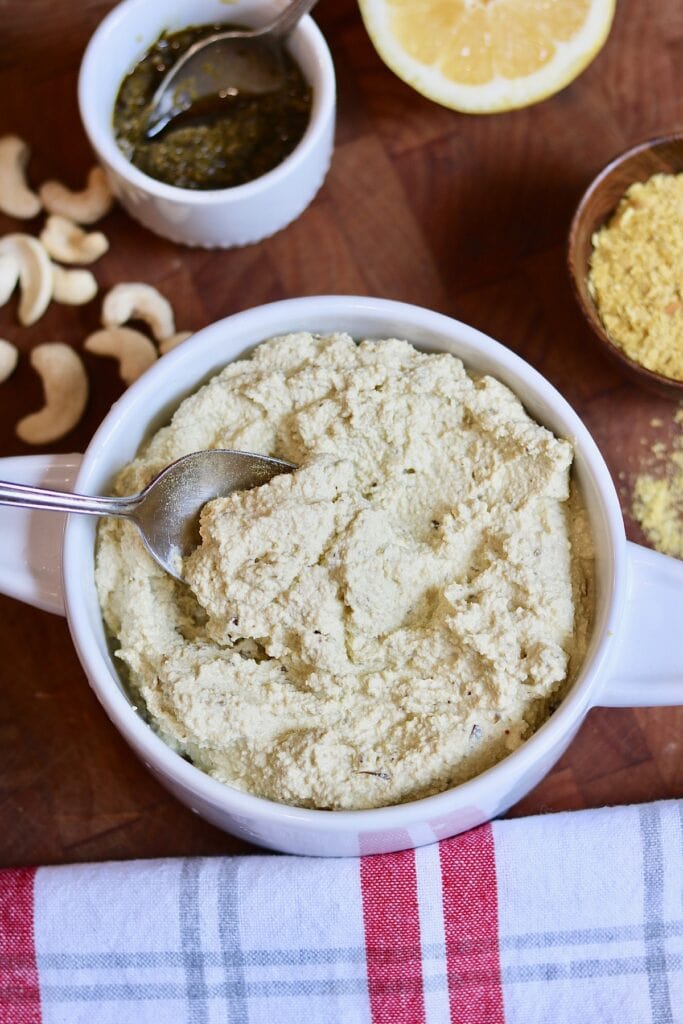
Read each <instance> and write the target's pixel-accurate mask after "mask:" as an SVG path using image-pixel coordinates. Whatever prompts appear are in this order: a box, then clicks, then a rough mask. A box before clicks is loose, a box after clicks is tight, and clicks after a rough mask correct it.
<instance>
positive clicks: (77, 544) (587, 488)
mask: <svg viewBox="0 0 683 1024" xmlns="http://www.w3.org/2000/svg"><path fill="white" fill-rule="evenodd" d="M302 330H308V331H313V332H319V333H327V332H330V331H335V330H345V331H348V332H349V333H350V334H351V335H352V336H353V337H355V338H359V339H360V338H366V337H374V338H391V337H395V338H407V339H408V340H409V341H412V342H413V343H414V344H415V345H416V346H417V347H418V348H420V349H423V350H424V351H427V352H451V353H453V354H454V355H456V356H459V357H460V358H461V359H462V360H463V361H464V363H465V365H466V366H467V367H468V368H469V369H470V370H472V371H474V372H475V373H490V374H493V375H495V376H496V377H498V378H499V379H500V380H501V381H503V383H505V384H507V385H508V387H510V388H512V390H513V391H514V392H515V393H516V394H517V395H518V396H519V397H520V398H521V399H522V401H523V402H524V404H525V406H526V408H527V409H528V411H529V413H530V414H531V415H532V416H534V417H535V418H536V419H537V420H538V421H539V422H541V423H544V424H545V425H546V426H547V427H549V428H550V429H551V430H553V431H554V432H555V433H556V434H557V435H559V436H561V437H566V438H570V439H571V440H572V441H573V443H574V448H575V452H576V458H575V474H576V479H577V480H578V483H579V486H580V487H581V490H582V494H583V497H584V499H585V502H586V507H587V510H588V515H589V519H590V524H591V529H592V533H593V536H594V539H595V544H596V551H597V555H596V566H595V574H596V611H595V622H594V626H593V633H592V637H591V642H590V646H589V649H588V651H587V654H586V657H585V659H584V663H583V666H582V668H581V671H580V672H579V674H578V677H577V679H576V680H575V682H574V684H573V686H572V688H571V690H570V692H569V693H568V694H567V696H566V697H565V699H564V700H563V701H562V703H561V704H560V706H559V707H558V709H557V710H556V711H555V713H554V714H553V715H552V716H551V717H550V718H549V719H548V721H547V722H546V723H545V724H544V725H542V726H541V728H540V729H539V730H538V732H536V733H535V734H534V735H533V736H532V737H531V738H530V739H528V740H527V741H526V742H525V743H523V744H522V746H521V747H519V748H518V749H517V750H515V751H514V752H513V753H511V754H510V755H509V756H508V757H506V758H505V759H504V760H503V761H501V762H500V763H499V764H496V765H494V766H493V767H492V768H489V769H488V771H485V772H483V773H482V774H481V775H478V776H477V777H476V778H474V779H471V780H470V781H469V782H465V783H463V784H462V785H461V786H456V787H455V788H454V789H450V790H447V791H446V792H445V793H439V794H438V795H437V796H430V797H426V798H425V799H423V800H414V801H412V802H411V803H406V804H400V805H398V806H395V807H380V808H377V809H376V810H366V811H318V810H309V809H307V808H302V807H288V806H286V805H285V804H276V803H273V802H271V801H270V800H264V799H262V798H261V797H257V796H252V795H251V794H250V793H243V792H241V791H239V790H237V789H233V788H232V787H231V786H226V785H223V784H222V783H221V782H218V781H217V780H216V779H213V778H211V777H210V776H208V775H205V774H204V773H203V772H201V771H200V770H199V769H198V768H195V767H194V765H192V764H190V763H189V762H188V761H186V760H184V759H183V758H182V757H181V756H180V755H179V754H177V753H175V751H173V750H171V748H170V747H168V746H167V745H166V744H165V743H164V742H163V741H162V740H161V739H160V738H159V736H157V735H156V733H155V732H153V730H152V729H151V728H150V726H149V725H148V724H147V723H146V722H145V721H144V719H143V718H142V717H141V716H140V714H139V713H138V711H137V710H136V708H135V707H134V705H133V702H132V701H131V699H130V697H129V695H128V693H127V692H126V689H125V687H124V685H123V683H122V681H121V679H120V677H119V675H118V673H117V670H116V665H115V659H114V658H113V657H112V655H111V650H110V646H109V644H108V641H107V636H106V634H105V630H104V626H103V624H102V616H101V614H100V608H99V604H98V600H97V591H96V587H95V578H94V548H95V526H96V524H95V522H94V521H93V520H92V519H91V518H90V517H89V516H70V517H68V519H67V523H66V530H65V533H64V543H63V548H62V536H61V531H62V530H63V528H64V527H63V523H64V517H63V516H60V515H57V514H56V513H52V512H49V513H46V512H32V513H28V512H26V511H24V510H22V509H2V508H0V592H1V593H5V594H10V595H12V596H14V597H18V598H20V599H22V600H25V601H28V602H30V603H32V604H35V605H38V606H39V607H41V608H45V609H49V610H51V611H55V612H62V613H64V612H66V615H67V618H68V621H69V628H70V630H71V634H72V637H73V641H74V644H75V646H76V650H77V651H78V655H79V657H80V660H81V663H82V665H83V668H84V670H85V672H86V674H87V677H88V679H89V681H90V685H91V686H92V688H93V690H94V691H95V693H96V694H97V696H98V698H99V700H100V701H101V703H102V705H103V706H104V708H105V710H106V712H107V714H108V715H109V717H110V718H111V720H112V722H113V723H114V725H115V726H116V728H117V729H118V730H119V731H120V732H121V734H122V735H123V736H124V737H125V739H126V740H127V741H128V743H129V744H130V745H131V747H132V748H133V749H134V750H135V751H136V753H137V754H138V756H139V757H140V758H141V759H142V761H144V763H145V764H146V765H147V767H148V768H149V769H150V771H151V772H153V774H154V775H155V776H156V777H157V778H158V779H159V781H160V782H161V783H162V784H163V785H164V786H166V787H167V788H168V789H169V790H170V791H171V792H172V793H174V794H175V795H176V796H177V797H178V799H179V800H182V801H183V803H185V804H187V806H189V807H191V808H192V810H194V811H196V812H197V813H198V814H200V815H202V817H204V818H206V819H207V820H208V821H211V822H213V823H214V824H215V825H218V826H219V827H220V828H224V829H226V830H227V831H228V832H233V833H235V834H236V835H239V836H242V837H243V838H244V839H247V840H249V841H251V842H254V843H259V844H261V845H262V846H268V847H272V848H273V849H276V850H283V851H286V852H288V853H303V854H316V855H318V856H320V855H322V856H348V855H351V856H355V855H358V854H363V853H387V852H389V851H391V850H401V849H405V848H407V847H411V846H422V845H423V844H425V843H431V842H434V841H435V840H437V839H443V838H445V837H446V836H451V835H455V834H456V833H457V832H463V831H465V829H468V828H472V827H473V826H474V825H479V824H481V823H482V822H483V821H486V820H487V819H489V818H494V817H496V816H497V815H499V814H502V812H503V811H505V810H506V809H507V808H508V807H510V806H511V804H513V803H515V802H516V801H517V800H519V799H520V798H521V797H522V796H524V795H525V793H527V792H528V791H529V790H530V789H531V788H532V787H533V786H535V785H536V784H537V783H538V782H540V780H541V779H542V778H543V776H544V775H545V773H546V772H548V771H549V770H550V768H551V767H552V765H553V764H554V763H555V762H556V761H557V759H558V758H559V757H560V755H561V754H562V753H563V751H564V750H565V749H566V748H567V746H568V745H569V743H570V742H571V739H572V737H573V736H574V734H575V733H576V731H577V729H578V728H579V726H580V725H581V722H582V721H583V718H584V716H585V715H586V713H587V712H588V711H589V710H590V708H591V707H595V706H597V705H602V706H611V707H637V706H639V705H640V706H644V705H650V706H654V705H657V704H683V633H682V631H681V622H682V621H683V564H681V562H679V561H677V560H676V559H673V558H666V557H665V556H664V555H660V554H657V553H656V552H654V551H649V550H647V549H646V548H642V547H639V546H638V545H637V544H631V543H628V542H627V541H626V537H625V534H624V524H623V520H622V517H621V510H620V507H619V499H618V497H617V494H616V491H615V489H614V485H613V483H612V480H611V477H610V474H609V471H608V469H607V467H606V465H605V463H604V461H603V459H602V456H601V455H600V452H599V451H598V449H597V447H596V445H595V442H594V441H593V439H592V438H591V436H590V434H589V433H588V431H587V429H586V427H585V426H584V424H583V423H582V422H581V420H580V419H579V417H578V416H577V415H576V413H575V412H574V411H573V410H572V409H571V407H570V406H569V405H568V404H567V402H566V401H565V400H564V398H562V396H561V395H560V394H559V393H558V392H557V391H556V390H555V388H554V387H553V386H552V385H551V384H550V383H549V382H548V381H547V380H545V378H544V377H542V376H541V375H540V374H539V373H537V372H536V370H534V369H533V368H532V367H531V366H529V364H528V363H525V362H524V360H522V359H520V358H519V356H517V355H515V354H514V352H511V351H510V350H509V349H507V348H504V347H503V346H502V345H499V344H497V343H496V342H495V341H493V340H492V339H491V338H487V337H486V336H485V335H483V334H481V333H480V332H479V331H476V330H474V328H472V327H468V326H467V325H466V324H462V323H458V321H456V320H451V319H449V318H448V317H445V316H440V315H439V314H438V313H434V312H432V311H430V310H427V309H420V308H419V307H417V306H409V305H406V304H404V303H401V302H392V301H388V300H383V299H369V298H361V297H352V296H345V295H341V296H340V295H336V296H335V295H333V296H313V297H310V298H302V299H289V300H285V301H283V302H275V303H272V304H271V305H268V306H260V307H258V308H256V309H250V310H247V311H246V312H244V313H238V314H236V315H235V316H231V317H228V318H227V319H226V320H221V321H219V322H218V323H215V324H212V325H211V326H210V327H205V328H204V330H202V331H198V332H197V334H195V335H194V336H193V337H192V338H191V339H190V340H189V341H187V342H185V343H184V344H183V345H180V346H179V347H178V348H176V349H175V350H174V351H173V352H171V353H169V354H168V355H167V356H164V358H163V359H160V360H159V361H158V362H157V363H155V365H154V366H153V367H152V369H151V370H148V371H147V373H145V374H144V375H143V376H142V377H141V378H140V379H139V380H137V381H136V382H135V384H133V385H132V387H130V388H129V389H128V390H127V391H126V393H125V394H124V395H123V397H122V398H120V399H119V401H118V402H117V403H116V404H115V405H114V406H113V407H112V409H111V410H110V412H109V413H108V415H107V416H106V417H105V419H104V421H103V422H102V425H101V426H100V428H99V429H98V431H97V433H96V434H95V436H94V437H93V439H92V441H91V442H90V444H89V445H88V449H87V451H86V453H85V455H84V456H83V458H82V461H81V458H80V456H36V455H30V456H26V457H23V458H16V459H4V460H0V477H2V478H3V479H5V480H16V481H19V482H21V483H33V484H42V485H43V486H47V487H55V488H57V489H61V490H71V489H73V490H76V491H81V492H83V493H86V494H106V493H108V488H109V486H110V484H111V480H112V478H113V477H114V476H115V474H116V473H117V471H118V470H119V469H120V468H121V467H122V466H123V465H124V464H125V463H126V462H128V461H129V460H130V459H132V458H133V456H134V455H135V453H136V452H137V450H138V448H139V447H140V444H141V443H142V442H143V441H144V439H145V438H147V437H149V435H150V433H151V432H152V431H154V430H157V429H158V428H159V427H161V426H162V425H163V424H164V423H167V422H168V420H169V419H170V417H171V414H172V412H173V410H174V409H175V408H176V407H177V405H178V404H179V403H180V402H181V401H182V399H183V398H185V396H186V395H188V394H189V393H191V392H193V391H195V390H196V389H197V387H198V386H199V385H200V383H202V382H203V381H205V380H206V379H207V377H209V376H210V375H211V374H213V373H216V372H217V371H218V370H219V369H221V368H222V367H223V366H224V365H225V364H226V363H228V362H230V361H231V360H233V359H238V358H239V357H240V356H242V355H243V354H245V353H246V352H248V351H249V349H251V348H252V347H253V346H254V345H256V344H258V342H260V341H263V340H264V339H265V338H269V337H271V336H272V335H274V334H280V333H287V332H290V331H302Z"/></svg>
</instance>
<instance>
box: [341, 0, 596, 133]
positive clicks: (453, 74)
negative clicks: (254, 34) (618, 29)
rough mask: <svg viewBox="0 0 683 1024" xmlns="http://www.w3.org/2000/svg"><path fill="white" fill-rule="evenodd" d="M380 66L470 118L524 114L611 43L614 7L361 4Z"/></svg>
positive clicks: (549, 1) (580, 3) (550, 0)
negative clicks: (504, 112)
mask: <svg viewBox="0 0 683 1024" xmlns="http://www.w3.org/2000/svg"><path fill="white" fill-rule="evenodd" d="M359 3H360V9H361V14H362V16H363V20H364V22H365V26H366V28H367V31H368V34H369V35H370V38H371V39H372V42H373V44H374V46H375V48H376V50H377V52H378V53H379V55H380V57H381V58H382V60H383V61H384V62H385V63H386V64H387V65H388V66H389V67H390V68H391V69H392V71H394V72H395V73H396V74H397V75H398V76H399V78H402V79H403V81H404V82H407V83H408V84H409V85H412V86H413V88H415V89H417V91H418V92H420V93H422V94H423V95H424V96H427V97H428V98H429V99H432V100H434V101H436V102H437V103H441V104H443V105H444V106H446V107H451V108H453V109H454V110H461V111H464V112H466V113H495V112H497V111H501V110H512V109H514V108H516V107H525V106H528V105H529V104H531V103H536V102H538V101H539V100H542V99H545V98H546V97H547V96H551V95H552V94H553V93H555V92H558V91H559V90H560V89H562V88H564V87H565V86H566V85H568V84H569V83H570V82H571V81H573V79H574V78H576V76H577V75H579V74H580V73H581V71H583V70H584V68H585V67H586V66H587V65H588V64H589V63H590V62H591V60H592V59H593V58H594V57H595V55H596V54H597V53H598V51H599V50H600V49H601V47H602V45H603V43H604V42H605V40H606V39H607V36H608V34H609V30H610V27H611V25H612V20H613V17H614V9H615V5H616V0H359Z"/></svg>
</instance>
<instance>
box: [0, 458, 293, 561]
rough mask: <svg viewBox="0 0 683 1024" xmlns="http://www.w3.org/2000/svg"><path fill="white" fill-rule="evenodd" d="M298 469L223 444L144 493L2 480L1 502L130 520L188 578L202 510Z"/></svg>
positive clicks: (176, 465)
mask: <svg viewBox="0 0 683 1024" xmlns="http://www.w3.org/2000/svg"><path fill="white" fill-rule="evenodd" d="M294 469H296V466H294V465H292V463H291V462H283V461H282V460H281V459H272V458H269V457H268V456H266V455H255V454H254V453H253V452H238V451H232V450H230V449H222V448H219V449H215V450H212V451H202V452H192V453H191V454H190V455H185V456H183V457H182V458H181V459H177V460H176V461H175V462H172V463H171V464H170V465H169V466H166V467H165V469H162V470H161V472H160V473H159V474H158V475H157V476H156V477H155V478H154V479H153V480H152V481H151V483H149V484H148V485H147V487H145V489H144V490H143V491H141V492H140V493H139V494H133V495H129V496H126V497H122V498H101V497H89V496H86V495H83V494H69V493H65V492H63V491H49V490H43V489H41V488H38V487H28V486H26V485H25V484H12V483H5V482H4V481H0V505H14V506H18V507H21V508H41V509H45V510H52V511H55V512H57V511H58V512H79V513H81V514H84V515H95V516H119V517H122V518H125V519H130V520H131V521H132V522H134V523H135V525H136V526H137V528H138V530H139V531H140V535H141V537H142V540H143V542H144V544H145V547H146V548H147V550H148V551H149V553H150V555H151V556H152V558H154V560H155V561H156V562H158V563H159V565H160V566H161V568H162V569H164V570H165V571H166V572H167V573H169V574H170V575H171V576H173V577H175V579H177V580H181V581H183V576H182V565H183V559H184V558H186V557H187V556H188V555H190V554H191V553H192V552H193V551H194V549H195V548H196V547H197V546H198V544H199V542H200V536H199V514H200V512H201V510H202V508H203V507H204V505H205V504H206V503H207V501H211V500H212V499H213V498H222V497H225V496H226V495H228V494H232V492H233V491H248V490H251V488H252V487H259V486H261V484H266V483H268V481H269V480H271V479H272V478H273V477H274V476H277V475H278V474H280V473H291V472H292V470H294Z"/></svg>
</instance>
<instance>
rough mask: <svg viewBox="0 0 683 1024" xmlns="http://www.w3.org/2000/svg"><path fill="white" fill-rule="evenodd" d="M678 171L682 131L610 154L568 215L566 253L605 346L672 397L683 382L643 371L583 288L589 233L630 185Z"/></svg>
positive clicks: (682, 394) (627, 368) (681, 394)
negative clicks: (611, 333) (608, 328)
mask: <svg viewBox="0 0 683 1024" xmlns="http://www.w3.org/2000/svg"><path fill="white" fill-rule="evenodd" d="M680 172H683V133H678V134H672V135H664V136H662V137H661V138H658V139H651V140H650V141H648V142H641V143H640V145H638V146H634V147H633V148H632V149H628V150H626V152H625V153H622V154H621V155H620V156H617V157H615V158H614V160H612V161H611V162H610V163H609V164H607V166H606V167H605V168H604V169H603V170H602V171H601V172H600V173H599V174H598V176H597V177H596V178H594V180H593V181H592V182H591V184H590V185H589V186H588V188H587V189H586V191H585V192H584V194H583V197H582V199H581V202H580V203H579V205H578V207H577V210H576V213H575V214H574V219H573V220H572V226H571V230H570V232H569V251H568V254H567V259H568V264H569V273H570V276H571V279H572V284H573V286H574V292H575V294H576V297H577V299H578V301H579V306H580V307H581V310H582V311H583V314H584V316H585V317H586V320H587V321H588V323H589V325H590V327H591V328H592V329H593V333H594V335H595V337H596V338H597V339H598V341H599V342H600V343H601V345H602V347H603V348H604V350H605V351H606V352H607V354H608V355H609V356H610V358H611V359H612V360H613V361H614V362H616V363H617V364H618V365H619V366H620V367H621V369H622V370H623V371H624V372H625V373H626V374H627V375H628V376H629V377H630V378H631V380H633V381H635V382H636V383H638V384H641V385H643V386H644V387H647V388H649V390H650V391H655V392H657V394H659V395H660V396H663V397H666V398H670V399H676V400H680V399H682V398H683V381H681V380H673V379H672V378H671V377H666V376H665V375H664V374H662V373H654V372H653V371H652V370H646V369H645V367H644V366H641V365H640V363H637V362H635V360H633V359H630V358H629V357H628V356H627V355H626V353H625V352H623V351H622V349H621V348H619V346H618V345H617V344H616V343H615V342H613V341H612V339H611V338H610V336H609V335H608V334H607V331H606V330H605V328H604V326H603V324H602V321H601V319H600V316H599V314H598V311H597V309H596V307H595V303H594V302H593V299H592V297H591V294H590V292H589V290H588V270H589V263H590V258H591V253H592V251H593V243H592V238H593V234H594V232H595V231H597V230H599V228H601V227H602V225H603V224H604V223H605V221H607V220H609V218H610V217H611V215H612V214H613V213H614V211H615V209H616V207H617V206H618V204H619V200H620V199H621V198H622V196H623V195H624V193H625V192H626V190H627V188H628V187H629V185H632V184H633V183H634V182H635V181H639V182H643V181H647V180H648V179H649V178H651V177H652V175H653V174H659V173H664V174H678V173H680Z"/></svg>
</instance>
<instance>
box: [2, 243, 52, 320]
mask: <svg viewBox="0 0 683 1024" xmlns="http://www.w3.org/2000/svg"><path fill="white" fill-rule="evenodd" d="M12 260H13V261H14V263H15V267H16V269H15V270H14V271H12V269H11V267H10V261H12ZM0 261H1V266H0V279H1V278H2V275H3V273H4V274H5V275H6V276H5V278H4V290H3V286H2V285H0V303H2V301H5V302H6V301H7V299H8V298H9V296H10V295H11V293H12V291H13V290H14V284H16V282H17V279H18V281H19V287H20V289H21V298H20V300H19V322H20V323H21V324H23V325H24V326H25V327H29V326H30V325H31V324H34V323H35V322H36V320H39V319H40V317H41V316H42V315H43V313H44V312H45V310H46V309H47V306H48V303H49V301H50V299H51V298H52V287H53V278H52V264H51V262H50V258H49V256H48V254H47V253H46V252H45V249H44V248H43V246H42V245H41V244H40V242H39V241H38V240H37V239H36V238H34V237H33V235H24V234H21V233H16V234H11V235H5V236H4V238H0ZM12 274H14V284H13V285H12V287H11V288H10V289H9V292H7V288H8V287H9V283H10V281H11V278H12ZM5 292H7V294H6V297H5V298H4V299H3V295H5Z"/></svg>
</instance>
